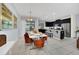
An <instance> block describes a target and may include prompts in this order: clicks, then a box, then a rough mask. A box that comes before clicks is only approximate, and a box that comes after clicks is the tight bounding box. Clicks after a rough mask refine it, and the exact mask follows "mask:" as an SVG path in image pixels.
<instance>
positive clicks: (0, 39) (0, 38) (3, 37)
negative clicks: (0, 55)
mask: <svg viewBox="0 0 79 59" xmlns="http://www.w3.org/2000/svg"><path fill="white" fill-rule="evenodd" d="M4 44H6V35H0V47H1V46H3V45H4Z"/></svg>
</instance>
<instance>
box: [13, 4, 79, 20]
mask: <svg viewBox="0 0 79 59" xmlns="http://www.w3.org/2000/svg"><path fill="white" fill-rule="evenodd" d="M13 5H14V7H15V9H16V10H17V12H18V13H19V15H21V16H29V11H30V8H31V11H32V16H35V17H40V18H45V19H47V18H49V19H52V18H59V17H65V16H68V15H71V14H79V3H14V4H13Z"/></svg>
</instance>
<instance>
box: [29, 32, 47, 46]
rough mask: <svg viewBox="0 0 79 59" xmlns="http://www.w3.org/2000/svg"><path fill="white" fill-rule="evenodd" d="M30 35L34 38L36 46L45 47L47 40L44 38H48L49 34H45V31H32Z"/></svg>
mask: <svg viewBox="0 0 79 59" xmlns="http://www.w3.org/2000/svg"><path fill="white" fill-rule="evenodd" d="M29 37H30V38H32V40H33V42H34V46H36V47H44V44H45V41H47V40H44V38H47V37H48V36H47V35H46V34H43V33H33V32H30V33H29Z"/></svg>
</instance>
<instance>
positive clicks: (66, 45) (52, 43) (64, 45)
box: [7, 38, 79, 55]
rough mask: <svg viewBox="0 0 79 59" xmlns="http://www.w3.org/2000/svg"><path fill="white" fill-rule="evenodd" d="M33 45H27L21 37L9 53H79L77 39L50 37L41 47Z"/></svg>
mask: <svg viewBox="0 0 79 59" xmlns="http://www.w3.org/2000/svg"><path fill="white" fill-rule="evenodd" d="M32 47H33V44H32V45H31V46H27V45H26V46H25V44H24V39H19V40H18V41H17V42H16V43H15V44H14V46H13V47H12V48H11V49H10V50H9V51H8V52H7V55H79V50H78V49H77V48H76V39H71V38H65V39H63V40H57V39H54V38H48V40H47V44H46V45H45V46H44V47H43V48H41V49H32V50H30V48H32Z"/></svg>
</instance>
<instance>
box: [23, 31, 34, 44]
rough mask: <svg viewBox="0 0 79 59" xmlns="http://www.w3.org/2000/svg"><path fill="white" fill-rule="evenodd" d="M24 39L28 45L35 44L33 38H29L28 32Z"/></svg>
mask: <svg viewBox="0 0 79 59" xmlns="http://www.w3.org/2000/svg"><path fill="white" fill-rule="evenodd" d="M24 38H25V43H26V44H27V43H32V42H33V40H32V38H30V37H29V34H28V33H27V32H26V33H25V34H24Z"/></svg>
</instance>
